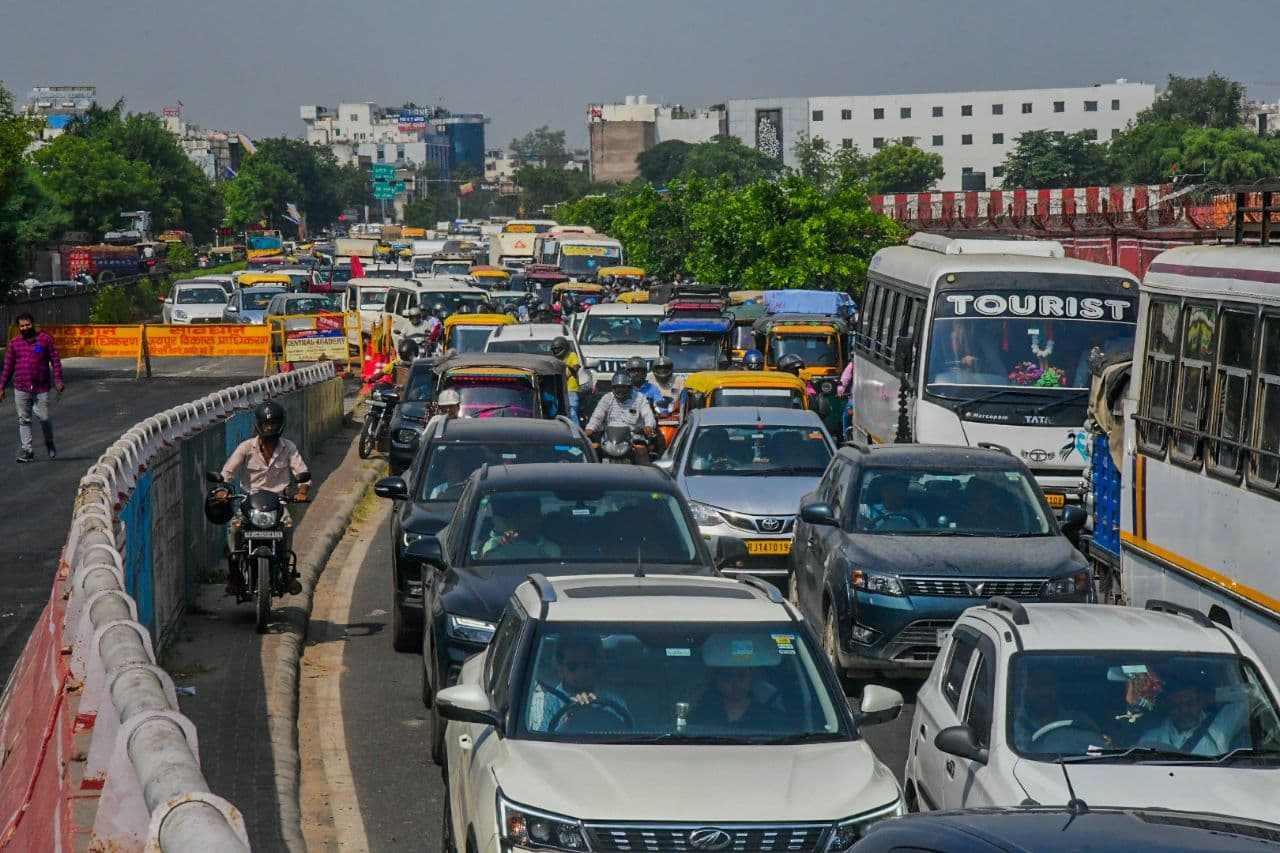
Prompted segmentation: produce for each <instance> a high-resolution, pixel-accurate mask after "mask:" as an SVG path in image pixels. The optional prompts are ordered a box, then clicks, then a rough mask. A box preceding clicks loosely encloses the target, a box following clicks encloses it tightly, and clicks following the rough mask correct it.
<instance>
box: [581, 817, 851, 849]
mask: <svg viewBox="0 0 1280 853" xmlns="http://www.w3.org/2000/svg"><path fill="white" fill-rule="evenodd" d="M830 826H831V825H830V824H826V823H805V824H774V825H764V824H745V825H744V824H737V825H723V824H714V823H703V824H679V825H672V824H665V825H659V824H587V827H586V829H587V833H588V834H589V835H590V836H591V848H592V849H593V850H602V851H646V853H647V851H653V853H665V851H677V850H679V851H697V850H700V849H715V850H725V851H729V850H732V851H759V853H771V851H817V850H821V849H822V842H823V839H824V837H825V836H826V834H827V831H828V830H829V829H830ZM699 830H713V831H714V830H719V831H720V832H723V833H725V834H727V835H728V836H729V838H730V841H729V843H727V844H723V845H722V846H719V845H718V846H715V847H706V846H705V845H704V846H703V847H695V846H694V845H693V844H692V843H691V840H690V835H691V834H692V833H695V832H698V831H699Z"/></svg>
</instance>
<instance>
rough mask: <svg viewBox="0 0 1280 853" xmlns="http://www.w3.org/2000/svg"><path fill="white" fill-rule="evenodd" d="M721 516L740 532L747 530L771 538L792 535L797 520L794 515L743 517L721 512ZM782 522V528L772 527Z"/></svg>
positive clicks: (733, 513)
mask: <svg viewBox="0 0 1280 853" xmlns="http://www.w3.org/2000/svg"><path fill="white" fill-rule="evenodd" d="M720 514H721V515H723V516H724V520H725V521H727V522H729V526H730V527H736V528H738V529H739V530H746V531H748V532H750V533H767V534H768V535H770V536H780V535H784V534H785V535H790V534H791V528H793V527H795V524H796V518H795V516H794V515H790V516H786V515H761V516H754V515H741V514H739V513H736V512H726V511H724V510H720ZM778 521H781V522H782V526H781V527H772V528H770V527H769V525H770V524H771V523H776V522H778Z"/></svg>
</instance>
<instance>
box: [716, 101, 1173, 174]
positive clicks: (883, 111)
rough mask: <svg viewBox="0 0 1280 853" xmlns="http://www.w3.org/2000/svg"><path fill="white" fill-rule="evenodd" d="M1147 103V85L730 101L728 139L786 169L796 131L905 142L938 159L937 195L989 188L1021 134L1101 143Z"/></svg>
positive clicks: (856, 141) (833, 140)
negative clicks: (1074, 136)
mask: <svg viewBox="0 0 1280 853" xmlns="http://www.w3.org/2000/svg"><path fill="white" fill-rule="evenodd" d="M1155 96H1156V91H1155V86H1153V85H1151V84H1147V83H1130V82H1129V81H1127V80H1123V79H1121V80H1117V81H1115V82H1114V83H1105V84H1099V85H1094V86H1077V87H1072V88H1062V89H1006V90H999V91H977V92H934V93H925V94H912V95H852V96H834V97H812V98H771V99H761V98H756V99H743V100H731V101H729V103H728V113H729V133H730V134H731V135H733V136H736V137H737V138H738V139H740V140H742V142H743V143H745V144H747V145H750V146H752V147H754V148H757V149H758V150H760V151H764V152H766V153H768V154H770V155H771V156H775V157H778V158H779V159H780V160H782V162H783V163H785V164H786V165H788V166H792V167H794V166H795V165H796V161H795V144H796V142H797V141H798V140H799V138H800V134H801V133H804V134H806V135H807V136H808V137H809V138H811V139H814V138H821V139H823V140H825V141H826V142H827V143H828V145H831V146H834V147H844V148H858V149H859V150H860V151H862V152H863V153H864V154H873V153H875V151H877V150H879V149H880V148H883V147H885V146H886V145H889V144H892V143H893V142H894V141H896V140H902V139H909V140H911V141H913V142H914V144H915V145H916V146H917V147H918V148H920V149H922V150H924V151H932V152H935V153H938V154H941V155H942V161H943V164H944V167H945V169H946V174H945V175H944V177H943V179H942V180H941V181H940V182H939V184H938V188H939V189H943V190H958V189H961V188H962V181H963V179H964V176H966V175H974V176H975V177H976V174H977V173H982V174H983V175H985V178H986V184H987V185H989V186H999V185H1000V183H1001V179H1002V176H1003V175H1002V171H1001V163H1002V162H1003V161H1004V159H1005V157H1006V156H1007V155H1008V154H1009V153H1010V152H1011V151H1012V150H1013V147H1014V144H1015V143H1016V142H1017V139H1018V136H1019V135H1020V134H1022V133H1025V132H1027V131H1030V130H1048V131H1051V132H1053V133H1057V134H1067V133H1076V132H1079V131H1085V132H1087V133H1089V134H1091V135H1092V136H1093V138H1095V139H1097V140H1098V141H1100V142H1101V141H1106V140H1108V139H1112V138H1114V137H1116V136H1118V135H1119V134H1120V132H1121V131H1123V130H1124V128H1125V127H1126V126H1127V125H1128V124H1129V122H1130V121H1132V120H1133V119H1134V118H1136V117H1137V115H1138V113H1139V112H1141V111H1142V110H1144V109H1146V108H1147V107H1149V106H1151V103H1152V102H1153V101H1154V100H1155ZM975 188H976V187H975Z"/></svg>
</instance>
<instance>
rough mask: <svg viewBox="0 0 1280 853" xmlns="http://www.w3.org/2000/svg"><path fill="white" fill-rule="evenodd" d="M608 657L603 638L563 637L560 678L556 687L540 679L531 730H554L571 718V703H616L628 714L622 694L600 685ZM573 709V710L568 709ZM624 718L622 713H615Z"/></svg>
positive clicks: (531, 702)
mask: <svg viewBox="0 0 1280 853" xmlns="http://www.w3.org/2000/svg"><path fill="white" fill-rule="evenodd" d="M602 657H604V650H603V648H602V645H601V642H600V638H599V637H597V636H588V635H572V636H567V637H561V638H560V641H559V642H558V643H556V673H557V674H558V675H559V676H560V681H559V682H558V683H557V684H555V685H554V686H551V685H546V684H544V683H543V682H541V681H539V682H538V683H537V684H535V685H534V687H533V695H532V696H531V697H530V699H529V730H530V731H535V732H546V731H554V730H555V729H557V728H559V727H560V725H561V724H563V723H564V722H566V721H567V719H568V718H571V717H572V715H573V713H574V712H573V710H572V708H571V706H573V705H578V706H582V707H584V708H585V707H587V706H590V705H603V706H604V707H605V708H606V709H608V708H609V707H610V706H616V707H617V708H619V709H621V711H622V712H624V713H628V714H629V712H628V711H627V705H626V702H624V701H623V699H622V697H620V696H618V695H617V694H616V693H613V692H611V691H608V690H602V689H600V688H599V687H597V686H596V685H597V683H598V681H599V676H600V659H601V658H602ZM566 708H569V709H570V710H565V709H566ZM612 715H613V716H617V717H619V721H621V720H622V715H621V714H616V713H615V714H612Z"/></svg>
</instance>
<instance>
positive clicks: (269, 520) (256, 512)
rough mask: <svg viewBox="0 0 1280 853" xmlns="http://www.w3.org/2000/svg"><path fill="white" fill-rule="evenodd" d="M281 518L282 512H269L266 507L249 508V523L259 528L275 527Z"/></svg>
mask: <svg viewBox="0 0 1280 853" xmlns="http://www.w3.org/2000/svg"><path fill="white" fill-rule="evenodd" d="M279 520H280V513H278V512H268V511H267V510H264V509H251V510H249V523H250V524H252V525H253V526H254V527H257V528H259V529H266V528H268V527H275V526H276V522H277V521H279Z"/></svg>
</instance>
